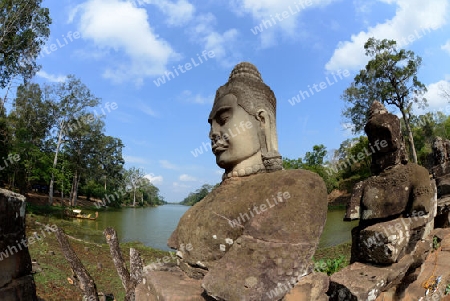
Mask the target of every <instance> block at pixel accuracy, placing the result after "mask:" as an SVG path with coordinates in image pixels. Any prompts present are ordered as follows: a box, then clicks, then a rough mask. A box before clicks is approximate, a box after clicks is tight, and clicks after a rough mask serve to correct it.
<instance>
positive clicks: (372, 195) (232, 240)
mask: <svg viewBox="0 0 450 301" xmlns="http://www.w3.org/2000/svg"><path fill="white" fill-rule="evenodd" d="M368 115H369V121H368V123H367V124H366V126H365V131H366V134H367V136H368V139H369V142H370V143H371V144H373V145H376V143H377V141H378V142H380V141H382V142H383V147H379V148H377V149H376V151H374V153H373V154H372V165H371V171H372V174H373V176H372V177H370V178H369V179H367V180H366V181H363V182H361V183H358V184H357V185H356V186H355V188H354V191H353V194H352V198H351V200H350V203H349V205H348V210H347V214H346V217H345V218H346V219H347V220H353V219H359V220H360V224H359V226H358V227H356V228H355V229H353V231H352V237H353V241H352V259H351V261H352V264H351V265H350V266H349V267H347V268H346V269H345V270H343V271H341V272H339V273H336V274H334V275H333V276H332V277H331V278H328V277H326V275H323V274H316V273H313V263H312V256H313V255H314V253H315V251H316V248H317V245H318V241H319V237H320V235H321V233H322V230H323V227H324V224H325V220H326V215H327V194H326V188H325V184H324V182H323V180H322V179H321V178H320V177H319V176H318V175H317V174H315V173H312V172H309V171H305V170H283V169H282V159H281V156H280V154H279V152H278V142H277V133H276V99H275V95H274V93H273V91H272V90H271V89H270V88H269V87H268V86H267V85H266V84H265V83H264V82H263V80H262V78H261V75H260V73H259V71H258V70H257V68H256V67H255V66H254V65H252V64H250V63H246V62H244V63H240V64H238V65H237V66H236V67H235V68H234V69H233V71H232V72H231V75H230V77H229V79H228V82H227V83H226V84H225V85H223V86H221V87H220V88H219V89H218V90H217V93H216V97H215V100H214V104H213V108H212V110H211V113H210V115H209V117H208V122H209V124H210V133H209V138H210V139H211V145H212V151H213V153H214V155H215V157H216V163H217V165H218V166H219V167H221V168H223V169H224V170H225V171H224V174H223V181H222V183H221V184H220V185H219V186H218V187H217V188H216V189H214V190H213V191H212V192H211V193H210V194H209V195H208V196H206V197H205V198H204V199H203V200H202V201H201V202H199V203H197V204H196V205H195V206H193V207H192V208H190V209H189V210H188V211H187V212H186V213H185V214H184V216H183V217H182V218H181V220H180V222H179V224H178V227H177V228H176V230H175V231H174V232H173V233H172V236H171V237H170V239H169V242H168V245H169V246H170V247H171V248H173V249H177V250H178V251H177V255H178V264H177V265H176V266H166V267H165V268H164V269H160V270H149V271H147V273H146V276H145V281H144V284H142V285H140V286H139V287H138V289H137V297H138V300H166V301H169V300H230V301H238V300H239V301H241V300H243V301H251V300H285V301H288V300H340V301H341V300H342V301H344V300H375V299H376V298H377V297H378V296H379V295H381V294H382V293H383V294H385V292H386V291H387V290H388V289H391V290H392V289H393V288H396V287H395V286H394V284H393V281H394V280H395V281H397V282H398V283H402V281H403V280H402V279H403V277H405V275H407V274H408V273H407V272H408V271H409V270H410V269H411V268H412V267H414V266H415V265H420V264H419V263H420V262H421V260H422V259H423V258H422V257H423V256H422V255H423V254H422V253H420V252H418V251H417V249H418V248H419V247H418V246H419V245H420V244H421V243H422V244H423V241H426V239H427V237H429V234H430V233H431V232H432V231H433V228H434V218H435V216H436V213H437V189H436V185H435V181H434V180H430V177H429V172H428V171H427V170H426V169H425V168H424V167H422V166H419V165H417V164H414V163H408V161H407V156H406V151H405V146H404V143H403V139H402V135H401V129H400V120H399V119H398V118H397V117H396V116H395V115H393V114H390V113H389V112H388V111H387V110H386V108H385V107H384V106H383V105H382V104H381V103H379V102H378V101H374V102H373V104H372V106H371V108H370V111H369V114H368ZM439 143H441V144H442V145H444V146H441V147H440V148H439V149H441V150H442V149H443V150H445V151H443V152H442V154H440V155H436V156H437V157H436V160H437V162H438V163H439V164H440V165H439V167H436V170H435V173H439V174H446V173H448V171H449V170H447V168H448V167H450V155H449V150H450V147H448V146H450V144H446V143H447V142H443V143H442V142H436V145H438V144H439ZM447 163H448V166H447ZM442 187H444V188H446V187H447V186H445V185H443V186H442ZM282 192H284V194H283V193H282ZM449 192H450V191H449ZM286 193H287V194H288V195H289V198H286V199H283V198H282V197H281V196H282V195H285V194H286ZM269 200H273V201H274V203H273V204H276V205H272V206H270V204H271V203H270V201H269ZM266 204H269V206H267V205H266ZM258 209H259V210H258ZM449 239H450V236H449ZM186 244H190V245H191V246H192V248H191V250H185V249H183V248H182V246H184V245H186ZM424 248H425V247H424ZM419 249H420V248H419ZM422 249H423V248H422ZM425 249H426V248H425ZM419 253H420V254H422V255H418V254H419ZM422 261H423V260H422ZM380 265H382V266H385V267H386V268H384V269H380ZM174 283H177V284H176V285H174ZM398 283H397V284H396V285H398ZM405 291H407V290H406V289H405V288H399V290H398V291H395V293H397V294H398V295H400V294H402V293H404V292H405ZM384 297H385V295H383V298H384ZM377 300H378V299H377ZM391 300H394V299H391ZM405 300H409V299H405Z"/></svg>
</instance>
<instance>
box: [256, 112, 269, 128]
mask: <svg viewBox="0 0 450 301" xmlns="http://www.w3.org/2000/svg"><path fill="white" fill-rule="evenodd" d="M256 120H258V121H259V122H261V126H264V125H265V124H268V123H269V115H268V114H267V111H266V110H263V109H261V110H258V112H257V113H256Z"/></svg>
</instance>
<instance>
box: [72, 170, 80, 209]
mask: <svg viewBox="0 0 450 301" xmlns="http://www.w3.org/2000/svg"><path fill="white" fill-rule="evenodd" d="M80 180H81V172H80V173H78V178H77V179H76V182H75V188H74V191H73V203H74V204H75V205H74V206H76V205H77V204H78V186H79V185H80Z"/></svg>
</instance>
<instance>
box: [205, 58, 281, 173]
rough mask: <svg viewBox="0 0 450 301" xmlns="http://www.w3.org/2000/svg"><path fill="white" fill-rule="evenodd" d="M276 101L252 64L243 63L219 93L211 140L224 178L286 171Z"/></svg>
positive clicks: (212, 112)
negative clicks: (279, 136)
mask: <svg viewBox="0 0 450 301" xmlns="http://www.w3.org/2000/svg"><path fill="white" fill-rule="evenodd" d="M275 116H276V99H275V95H274V93H273V91H272V90H271V89H270V88H269V87H268V86H267V85H266V84H264V82H263V81H262V78H261V75H260V74H259V72H258V70H257V69H256V68H255V66H253V65H252V64H250V63H245V62H244V63H240V64H239V65H237V66H236V67H235V68H234V69H233V71H232V72H231V75H230V78H229V80H228V82H227V83H226V84H225V85H224V86H222V87H220V88H219V89H218V90H217V93H216V98H215V101H214V105H213V108H212V110H211V113H210V115H209V118H208V122H209V123H210V124H211V131H210V134H209V137H210V139H211V144H212V151H213V153H214V155H215V156H216V162H217V165H219V166H220V167H221V168H224V169H225V173H224V178H229V177H237V176H248V175H251V174H255V173H261V172H266V171H268V172H270V171H276V170H281V169H282V160H281V156H280V154H279V153H278V140H277V132H276V125H275Z"/></svg>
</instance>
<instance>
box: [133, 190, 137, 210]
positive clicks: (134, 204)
mask: <svg viewBox="0 0 450 301" xmlns="http://www.w3.org/2000/svg"><path fill="white" fill-rule="evenodd" d="M133 207H136V188H134V189H133Z"/></svg>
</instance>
